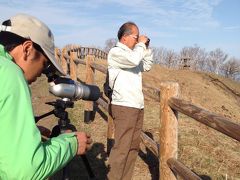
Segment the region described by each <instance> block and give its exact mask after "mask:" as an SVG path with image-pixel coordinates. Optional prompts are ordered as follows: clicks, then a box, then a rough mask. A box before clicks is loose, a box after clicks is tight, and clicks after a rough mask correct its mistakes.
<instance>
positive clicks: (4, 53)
mask: <svg viewBox="0 0 240 180" xmlns="http://www.w3.org/2000/svg"><path fill="white" fill-rule="evenodd" d="M0 56H3V57H5V58H7V59H11V60H12V59H13V58H12V56H11V55H10V54H9V53H8V52H7V51H5V49H4V46H3V45H2V44H0Z"/></svg>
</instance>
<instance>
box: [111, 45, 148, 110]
mask: <svg viewBox="0 0 240 180" xmlns="http://www.w3.org/2000/svg"><path fill="white" fill-rule="evenodd" d="M152 63H153V58H152V51H151V50H150V49H146V46H145V44H144V43H138V44H136V46H135V47H134V49H133V50H131V49H130V48H128V47H127V46H126V45H124V44H122V43H120V42H118V43H117V45H116V46H115V47H113V48H112V49H111V50H110V52H109V53H108V72H109V86H110V87H111V88H113V94H112V102H111V103H112V104H115V105H121V106H127V107H134V108H138V109H142V108H144V97H143V92H142V72H143V71H149V70H150V69H151V66H152Z"/></svg>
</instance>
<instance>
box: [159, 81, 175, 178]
mask: <svg viewBox="0 0 240 180" xmlns="http://www.w3.org/2000/svg"><path fill="white" fill-rule="evenodd" d="M160 90H161V94H160V129H159V132H160V134H159V135H160V137H159V139H160V147H161V148H160V152H159V154H160V159H159V162H160V164H159V166H160V167H159V170H160V179H161V180H176V177H175V175H174V174H173V173H172V171H171V170H170V169H169V167H168V165H167V160H168V159H170V158H177V149H178V121H177V112H174V111H173V110H172V109H171V108H170V106H169V105H168V100H169V99H170V98H171V97H178V95H179V85H178V83H175V82H164V83H161V87H160Z"/></svg>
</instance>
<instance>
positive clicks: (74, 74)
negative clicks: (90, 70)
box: [69, 51, 77, 81]
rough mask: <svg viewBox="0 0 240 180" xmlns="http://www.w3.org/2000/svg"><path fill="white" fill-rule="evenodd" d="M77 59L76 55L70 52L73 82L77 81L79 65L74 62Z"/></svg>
mask: <svg viewBox="0 0 240 180" xmlns="http://www.w3.org/2000/svg"><path fill="white" fill-rule="evenodd" d="M75 57H76V53H75V52H72V51H70V62H69V63H70V77H71V79H72V80H75V81H76V80H77V65H76V63H75V62H74V59H75Z"/></svg>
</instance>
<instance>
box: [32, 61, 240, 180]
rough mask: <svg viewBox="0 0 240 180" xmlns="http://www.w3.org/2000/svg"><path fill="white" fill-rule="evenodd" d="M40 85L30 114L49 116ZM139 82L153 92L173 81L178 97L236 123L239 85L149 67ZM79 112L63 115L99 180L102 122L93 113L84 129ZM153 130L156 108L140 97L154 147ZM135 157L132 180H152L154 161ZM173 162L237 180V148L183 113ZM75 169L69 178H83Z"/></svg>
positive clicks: (78, 107) (103, 162) (103, 163)
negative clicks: (88, 144) (86, 148)
mask: <svg viewBox="0 0 240 180" xmlns="http://www.w3.org/2000/svg"><path fill="white" fill-rule="evenodd" d="M103 64H104V63H103ZM84 73H85V70H84V68H83V67H82V66H81V67H80V68H79V71H78V75H79V77H80V79H82V80H83V81H84V80H85V74H84ZM45 80H46V79H45V78H43V77H42V78H40V79H39V80H38V81H37V82H36V83H34V84H33V85H32V86H31V88H32V92H33V105H34V109H35V113H36V114H42V113H44V112H47V111H49V109H51V108H49V106H48V105H44V102H46V101H49V100H53V99H54V97H53V96H49V94H48V92H47V86H48V85H47V83H46V81H45ZM103 80H104V76H103V74H102V73H100V72H97V71H96V77H95V82H96V84H98V85H99V87H100V88H101V87H102V82H103ZM143 80H144V82H146V83H148V84H150V85H151V86H153V87H156V88H157V87H159V85H160V83H161V82H162V81H176V82H178V83H179V85H180V91H181V92H180V98H182V99H185V100H188V101H190V102H192V103H194V104H196V105H197V106H200V107H203V108H205V109H208V110H210V111H212V112H215V113H218V114H220V115H223V116H226V117H229V118H231V119H232V120H233V121H234V122H236V123H238V124H239V123H240V113H239V112H240V83H237V82H234V81H232V80H229V79H225V78H221V77H218V76H216V75H213V74H206V73H200V72H192V71H188V70H170V69H166V68H163V67H161V66H159V65H154V67H153V69H152V70H151V71H150V72H147V73H144V75H143ZM83 108H84V102H83V101H77V102H75V108H74V109H71V110H69V112H70V119H71V121H72V122H73V124H75V125H76V126H77V128H78V129H79V130H85V131H88V132H90V133H91V134H92V136H93V139H94V145H93V149H92V150H91V151H90V152H89V153H88V156H89V159H90V160H91V162H90V163H91V166H92V168H93V170H94V173H95V174H96V176H97V177H98V178H99V179H104V178H105V174H106V171H107V157H106V130H107V126H106V122H105V121H104V118H103V117H101V116H100V115H99V114H98V113H97V114H96V116H95V120H94V122H92V123H91V124H84V122H83ZM50 119H54V118H52V117H51V118H47V120H46V121H41V122H40V123H39V124H41V125H43V126H47V127H50V128H51V127H52V126H53V125H54V124H56V119H55V120H50ZM159 125H160V124H159V103H158V102H156V101H153V100H151V99H150V98H148V97H146V98H145V119H144V131H146V132H148V133H149V134H151V135H152V136H153V138H154V140H155V141H157V142H158V141H159V132H158V131H159ZM146 153H147V154H148V156H146ZM140 155H141V156H140V157H139V158H138V160H137V163H136V168H135V174H134V179H135V180H140V179H154V177H156V174H155V172H156V170H157V169H158V164H157V161H156V158H154V157H152V156H151V154H149V152H147V151H146V150H145V149H144V148H142V151H141V153H140ZM178 158H179V160H180V161H182V162H183V163H184V164H185V165H187V166H188V167H189V168H190V169H192V170H193V171H195V172H196V173H198V174H199V175H206V177H207V176H208V177H211V178H212V179H226V177H227V178H228V179H240V143H239V142H237V141H235V140H232V139H231V138H229V137H227V136H225V135H222V134H221V133H219V132H217V131H215V130H213V129H211V128H208V127H206V126H204V125H202V124H200V123H198V122H196V121H195V120H193V119H191V118H189V117H186V116H185V115H183V114H179V151H178ZM76 161H77V160H76ZM144 162H145V163H144ZM80 164H81V163H80ZM80 166H81V165H77V166H76V165H72V170H73V172H74V173H73V176H74V177H81V178H83V179H84V177H86V174H84V173H79V170H78V168H81V167H80ZM75 171H76V172H75Z"/></svg>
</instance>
